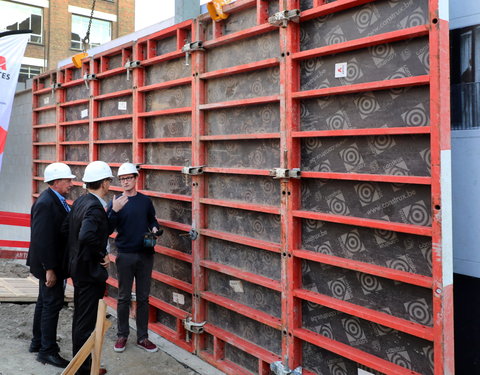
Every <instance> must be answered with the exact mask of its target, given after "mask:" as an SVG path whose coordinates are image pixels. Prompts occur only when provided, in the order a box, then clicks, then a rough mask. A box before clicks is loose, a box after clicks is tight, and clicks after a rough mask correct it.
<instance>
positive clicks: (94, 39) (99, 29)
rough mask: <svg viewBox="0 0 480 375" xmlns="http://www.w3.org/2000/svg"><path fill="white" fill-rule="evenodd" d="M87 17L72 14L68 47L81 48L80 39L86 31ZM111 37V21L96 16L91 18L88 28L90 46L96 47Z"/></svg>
mask: <svg viewBox="0 0 480 375" xmlns="http://www.w3.org/2000/svg"><path fill="white" fill-rule="evenodd" d="M89 20H90V19H89V17H84V16H78V15H76V14H72V40H71V44H70V47H71V48H72V49H76V50H81V49H82V39H83V38H85V34H86V33H87V29H88V23H89ZM111 39H112V23H111V22H110V21H103V20H99V19H96V18H93V19H92V26H91V28H90V47H96V46H98V45H100V44H103V43H106V42H108V41H110V40H111Z"/></svg>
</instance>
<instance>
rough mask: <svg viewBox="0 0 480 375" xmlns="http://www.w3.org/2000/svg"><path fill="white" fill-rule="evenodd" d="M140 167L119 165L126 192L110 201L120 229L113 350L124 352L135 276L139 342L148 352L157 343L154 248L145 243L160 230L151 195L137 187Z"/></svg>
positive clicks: (110, 217)
mask: <svg viewBox="0 0 480 375" xmlns="http://www.w3.org/2000/svg"><path fill="white" fill-rule="evenodd" d="M137 178H138V171H137V168H136V166H135V165H134V164H132V163H124V164H122V165H121V166H120V168H118V179H119V180H120V184H121V186H122V189H123V194H122V195H120V196H118V197H114V198H113V200H112V202H111V203H110V204H109V205H108V210H107V215H108V220H109V222H110V229H111V230H113V229H116V230H117V236H116V238H115V245H116V247H117V251H118V254H117V259H116V261H115V264H116V265H117V271H118V272H117V273H118V305H117V313H118V317H117V318H118V320H117V322H118V323H117V324H118V327H117V331H118V332H117V341H116V343H115V346H114V347H113V350H114V351H116V352H118V353H121V352H123V351H124V350H125V347H126V345H127V339H128V335H129V333H130V327H129V324H128V316H129V310H130V301H131V297H132V285H133V280H134V279H135V286H136V290H135V292H136V301H137V314H136V323H137V346H139V347H140V348H142V349H144V350H146V351H147V352H156V351H157V350H158V348H157V346H156V345H155V344H154V343H152V342H151V341H150V340H149V339H148V312H149V305H148V296H149V294H150V280H151V275H152V268H153V254H154V248H153V247H152V244H151V243H145V242H144V237H145V234H146V233H148V232H152V233H155V234H160V231H159V225H158V222H157V219H156V218H155V209H154V207H153V204H152V201H151V200H150V198H149V197H147V196H146V195H144V194H141V193H139V192H138V191H137V190H136V184H137Z"/></svg>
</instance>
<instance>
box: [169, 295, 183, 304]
mask: <svg viewBox="0 0 480 375" xmlns="http://www.w3.org/2000/svg"><path fill="white" fill-rule="evenodd" d="M172 296H173V302H174V303H178V304H179V305H185V296H184V295H183V294H180V293H175V292H173V293H172Z"/></svg>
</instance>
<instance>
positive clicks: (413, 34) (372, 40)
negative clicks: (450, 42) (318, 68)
mask: <svg viewBox="0 0 480 375" xmlns="http://www.w3.org/2000/svg"><path fill="white" fill-rule="evenodd" d="M425 35H428V26H426V25H420V26H415V27H411V28H408V29H403V30H397V31H391V32H389V33H385V34H378V35H374V36H369V37H365V38H360V39H355V40H351V41H348V42H343V43H337V44H334V45H331V46H325V47H319V48H314V49H310V50H307V51H302V52H298V53H294V54H293V55H292V57H293V58H294V59H296V60H306V59H311V58H314V57H319V56H324V55H331V54H334V53H343V52H348V51H353V50H357V49H360V48H365V47H372V46H376V45H379V44H385V43H392V42H398V41H401V40H408V39H412V38H418V37H421V36H425Z"/></svg>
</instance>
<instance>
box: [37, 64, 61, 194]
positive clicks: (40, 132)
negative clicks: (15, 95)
mask: <svg viewBox="0 0 480 375" xmlns="http://www.w3.org/2000/svg"><path fill="white" fill-rule="evenodd" d="M56 82H57V72H47V73H44V74H41V75H39V76H37V77H35V78H34V80H33V83H32V93H33V95H32V118H33V120H32V121H33V122H32V159H33V165H32V172H33V180H32V192H33V196H34V197H35V196H38V194H40V193H41V192H42V191H43V190H44V189H45V188H46V187H45V185H44V184H42V183H41V181H42V180H43V171H44V169H45V167H46V166H47V165H48V164H49V163H52V162H54V161H56V160H58V159H57V157H58V155H57V147H56V146H57V138H58V136H57V101H58V92H57V91H56V90H55V84H56Z"/></svg>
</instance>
